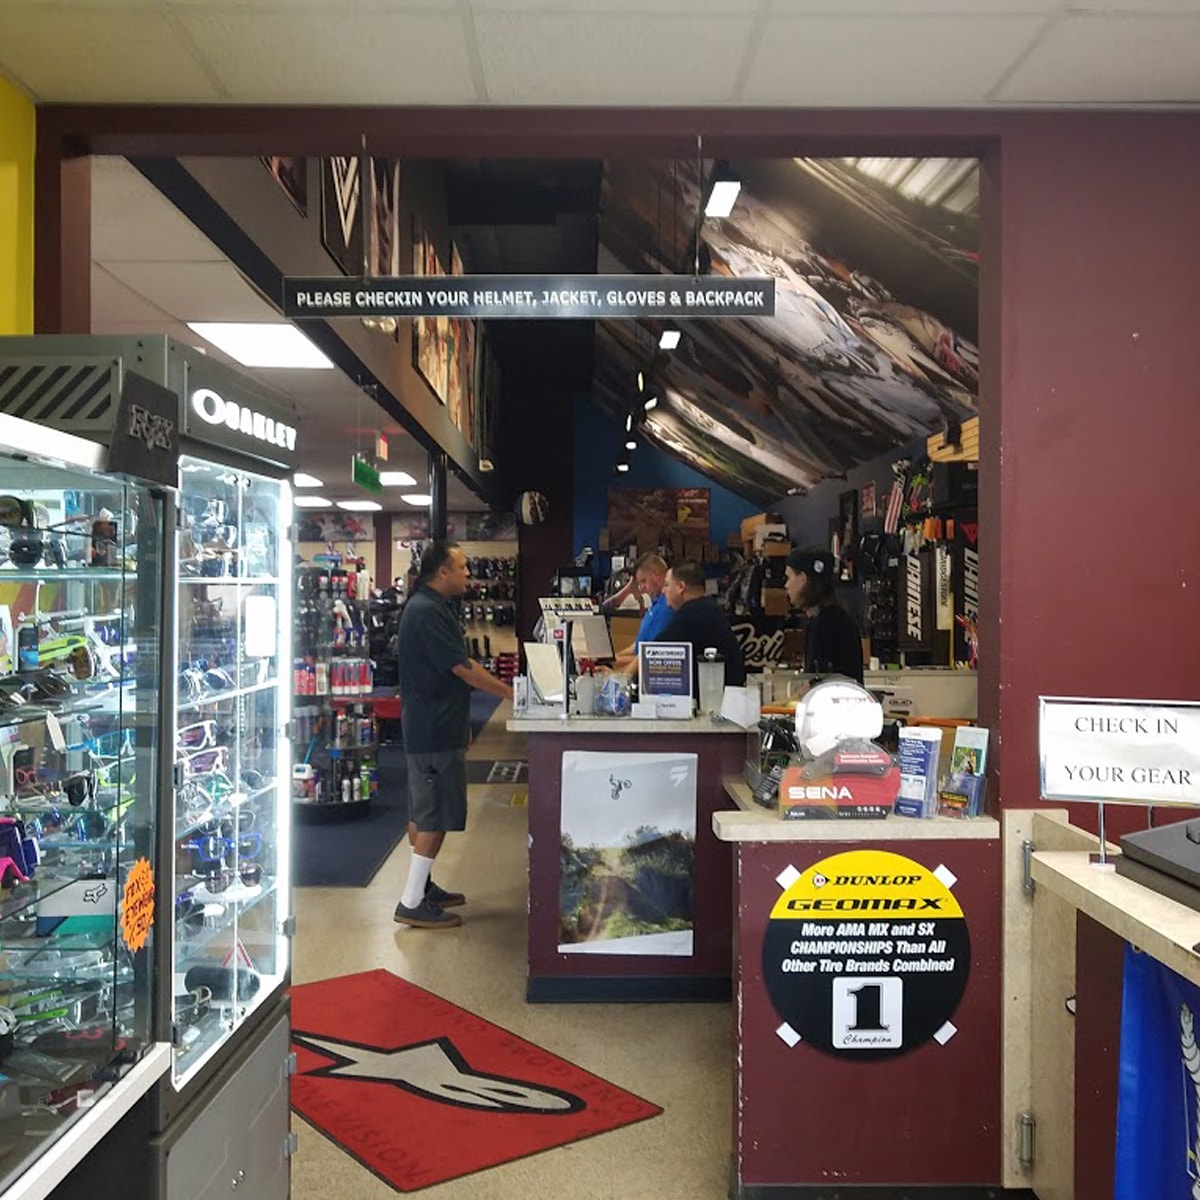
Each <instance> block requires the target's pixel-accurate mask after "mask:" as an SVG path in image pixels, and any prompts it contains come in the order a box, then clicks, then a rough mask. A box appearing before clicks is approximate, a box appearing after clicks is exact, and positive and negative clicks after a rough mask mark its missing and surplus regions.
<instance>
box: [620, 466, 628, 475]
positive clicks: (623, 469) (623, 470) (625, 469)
mask: <svg viewBox="0 0 1200 1200" xmlns="http://www.w3.org/2000/svg"><path fill="white" fill-rule="evenodd" d="M617 470H618V471H620V472H621V474H622V475H624V474H625V472H626V471H628V470H629V464H628V463H617Z"/></svg>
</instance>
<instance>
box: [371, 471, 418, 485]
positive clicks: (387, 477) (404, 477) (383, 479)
mask: <svg viewBox="0 0 1200 1200" xmlns="http://www.w3.org/2000/svg"><path fill="white" fill-rule="evenodd" d="M379 482H380V483H382V484H383V486H384V487H415V486H416V483H417V481H416V480H415V479H414V478H413V477H412V476H411V475H410V474H409V473H408V472H407V471H380V472H379Z"/></svg>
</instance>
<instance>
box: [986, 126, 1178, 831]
mask: <svg viewBox="0 0 1200 1200" xmlns="http://www.w3.org/2000/svg"><path fill="white" fill-rule="evenodd" d="M1198 134H1200V122H1198V121H1197V120H1196V119H1195V118H1193V117H1188V116H1177V115H1161V114H1160V115H1155V116H1146V115H1137V116H1134V115H1130V116H1118V115H1094V116H1083V115H1062V116H1049V117H1045V118H1043V119H1041V120H1035V121H1014V122H1013V123H1012V128H1011V129H1009V128H1006V130H1005V133H1004V136H1003V138H1002V140H1001V144H1000V161H999V191H1000V204H999V210H998V217H999V220H998V228H997V229H996V230H995V234H996V236H997V237H998V241H999V252H1000V260H999V264H998V269H999V278H998V279H993V280H992V281H991V282H992V284H993V285H998V287H999V305H998V311H997V310H996V309H995V308H993V309H992V311H991V312H989V311H988V305H987V302H986V300H985V319H986V318H987V317H989V316H990V317H992V318H993V323H992V324H985V326H984V330H983V338H984V339H987V338H988V337H989V334H990V335H991V336H992V337H993V339H994V340H993V346H998V348H999V365H1000V378H999V384H1000V387H999V395H998V397H997V396H996V395H992V396H990V397H987V396H985V412H984V421H985V424H984V432H983V437H984V440H985V442H987V443H988V452H989V453H988V461H987V462H986V463H985V468H987V469H989V470H994V471H996V474H997V476H998V479H999V521H1000V529H1001V537H1000V538H999V539H998V549H999V559H998V562H997V560H996V559H994V558H993V560H992V563H991V568H992V580H993V583H996V582H998V584H999V601H1000V606H999V615H1000V616H1001V617H1002V621H1003V624H1002V631H1001V632H1002V638H1003V640H1002V643H1001V645H1000V654H999V660H998V662H997V663H996V664H994V666H995V668H996V669H997V673H998V680H997V683H998V692H997V694H996V696H995V701H996V702H997V703H998V706H999V716H1000V723H999V728H1000V731H1001V736H1002V739H1003V740H1002V747H1003V749H1002V754H1003V763H1002V769H1003V782H1002V797H1003V800H1004V802H1005V803H1008V804H1029V803H1034V802H1036V801H1037V799H1038V776H1037V698H1038V696H1039V694H1060V695H1082V696H1118V697H1126V696H1129V697H1139V698H1165V699H1174V698H1195V697H1196V695H1197V693H1198V691H1200V675H1198V672H1197V668H1198V666H1200V621H1197V619H1196V612H1197V597H1198V596H1200V571H1198V570H1197V560H1198V559H1200V535H1197V534H1196V532H1195V529H1194V521H1193V517H1192V513H1191V508H1190V503H1189V501H1190V498H1191V494H1192V492H1193V489H1194V486H1195V485H1194V482H1193V481H1194V478H1195V471H1196V464H1197V447H1198V446H1200V404H1197V403H1196V401H1195V389H1196V381H1195V375H1196V371H1195V365H1194V362H1193V352H1192V346H1193V345H1194V344H1195V323H1196V316H1197V313H1198V312H1200V236H1197V229H1196V224H1197V216H1196V214H1197V213H1198V212H1200V155H1198V154H1197V153H1196V146H1197V144H1198V138H1197V135H1198ZM996 317H998V326H999V327H998V329H997V328H995V324H996V322H995V318H996ZM997 334H998V336H997ZM997 417H998V421H997ZM997 426H998V427H997ZM997 434H998V437H997ZM984 528H985V529H988V530H989V533H988V537H989V540H988V542H987V548H988V549H989V550H990V549H992V548H993V547H996V546H997V542H993V541H992V540H991V533H990V526H988V525H987V524H986V523H985V525H984ZM989 625H990V622H989ZM992 631H993V630H992V629H991V628H989V634H988V636H990V634H991V632H992ZM985 653H986V647H985ZM1138 823H1141V824H1144V820H1141V819H1139V821H1138Z"/></svg>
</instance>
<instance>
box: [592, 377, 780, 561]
mask: <svg viewBox="0 0 1200 1200" xmlns="http://www.w3.org/2000/svg"><path fill="white" fill-rule="evenodd" d="M623 433H624V431H623V429H622V427H621V426H620V425H617V424H615V423H614V422H612V421H610V420H609V419H608V417H607V416H605V414H604V413H603V412H602V411H601V410H600V408H599V407H598V406H597V405H596V404H595V403H593V401H592V400H591V398H590V397H588V396H586V395H585V396H580V397H579V398H578V399H577V400H576V401H575V553H576V554H578V553H579V551H580V550H582V549H583V547H584V546H591V547H592V549H593V550H594V549H596V545H597V542H598V540H599V536H600V528H601V526H603V525H604V524H606V522H607V521H608V489H609V488H610V487H637V488H655V487H666V488H691V487H703V488H708V491H709V504H710V513H711V521H712V527H711V531H710V533H709V540H710V541H713V542H716V543H717V544H718V545H719V546H721V547H724V545H725V539H726V538H727V537H728V536H729V534H731V533H734V532H737V531H739V530H740V529H741V524H742V518H743V517H748V516H751V515H752V514H754V513H756V512H761V511H762V508H761V507H760V506H759V505H756V504H752V503H750V501H748V500H743V499H742V498H741V497H740V496H737V495H735V494H734V493H733V492H731V491H729V490H728V489H727V488H723V487H719V486H717V484H715V483H713V482H712V481H711V480H709V479H708V478H707V476H704V475H701V474H700V473H699V472H698V471H693V470H692V468H691V467H688V466H685V465H684V464H683V463H681V462H679V461H678V459H676V458H674V457H673V456H672V455H670V454H667V453H666V452H665V451H663V450H660V449H658V448H657V447H656V446H652V445H650V444H649V443H647V442H645V441H642V440H641V439H639V441H638V448H637V449H636V450H635V451H633V453H632V455H631V456H630V469H629V473H628V474H626V475H618V474H617V471H616V462H617V458H618V456H619V455H620V454H622V453H623V450H622V443H623V442H624V440H625V439H624V437H623Z"/></svg>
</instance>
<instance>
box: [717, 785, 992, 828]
mask: <svg viewBox="0 0 1200 1200" xmlns="http://www.w3.org/2000/svg"><path fill="white" fill-rule="evenodd" d="M723 783H724V785H725V791H726V793H727V794H728V795H729V797H730V799H731V800H733V802H734V803H735V804H736V805H737V806H738V807H737V809H736V811H730V812H717V813H713V832H714V833H715V834H716V835H717V837H718V838H719V839H720V840H721V841H723V842H920V841H943V840H944V841H963V840H968V839H983V840H986V839H989V838H991V839H998V838H999V837H1000V823H999V821H997V820H996V819H995V818H994V817H972V818H971V819H970V820H957V819H956V818H954V817H927V818H921V819H918V818H915V817H896V816H891V817H885V818H884V819H883V820H881V821H871V820H850V819H844V820H840V821H839V820H832V821H785V820H783V819H782V818H781V817H780V816H779V814H778V813H777V812H776V811H775V810H774V809H770V808H763V806H762V805H761V804H756V803H755V801H754V798H753V796H752V795H751V794H750V786H749V784H747V783H745V782H744V781H743V780H741V779H738V778H728V779H725V780H723Z"/></svg>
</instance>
